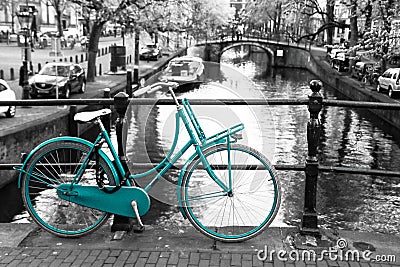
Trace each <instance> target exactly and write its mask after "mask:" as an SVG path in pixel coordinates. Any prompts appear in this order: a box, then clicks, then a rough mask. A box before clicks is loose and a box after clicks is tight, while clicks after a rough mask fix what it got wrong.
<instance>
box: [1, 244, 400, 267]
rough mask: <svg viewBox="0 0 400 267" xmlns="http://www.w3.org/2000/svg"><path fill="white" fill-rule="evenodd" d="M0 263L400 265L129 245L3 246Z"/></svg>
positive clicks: (53, 264) (47, 264)
mask: <svg viewBox="0 0 400 267" xmlns="http://www.w3.org/2000/svg"><path fill="white" fill-rule="evenodd" d="M0 266H19V267H22V266H43V267H44V266H56V267H59V266H156V267H158V266H159V267H161V266H178V267H180V266H204V267H205V266H286V267H289V266H357V267H362V266H365V267H379V266H380V267H386V266H400V265H398V264H394V263H387V262H384V263H377V262H367V261H332V260H329V259H324V260H321V261H317V262H314V261H291V260H288V261H281V260H280V259H278V257H277V256H275V257H274V258H273V259H272V260H270V259H267V260H265V261H261V260H259V259H258V257H257V254H256V253H249V252H226V251H201V250H200V251H153V250H129V249H79V248H77V249H49V248H47V249H40V248H1V249H0Z"/></svg>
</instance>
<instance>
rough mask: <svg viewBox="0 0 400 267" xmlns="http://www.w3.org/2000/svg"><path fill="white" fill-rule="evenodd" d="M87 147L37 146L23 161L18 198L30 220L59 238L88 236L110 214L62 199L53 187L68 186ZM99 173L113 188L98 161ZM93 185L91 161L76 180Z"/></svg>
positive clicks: (68, 144) (109, 173)
mask: <svg viewBox="0 0 400 267" xmlns="http://www.w3.org/2000/svg"><path fill="white" fill-rule="evenodd" d="M89 150H90V147H89V146H88V145H86V144H84V143H80V142H73V141H65V140H63V141H56V142H53V143H49V144H47V145H45V146H43V147H41V148H40V149H39V150H38V151H36V153H35V154H34V155H33V156H32V157H31V158H30V159H29V162H27V165H26V168H25V171H26V173H23V175H22V183H21V187H22V190H21V192H22V199H23V202H24V205H25V207H26V210H27V211H28V213H29V214H30V215H31V217H32V218H33V220H34V221H35V222H36V223H38V224H39V226H40V227H42V228H43V229H45V230H46V231H48V232H50V233H52V234H55V235H57V236H60V237H79V236H84V235H86V234H89V233H91V232H93V231H95V230H96V229H97V228H99V227H100V226H101V225H102V224H103V223H105V222H106V221H107V219H108V218H109V216H110V214H109V213H107V212H103V211H98V210H95V209H91V208H88V207H83V206H80V205H77V204H74V203H72V202H69V201H66V200H63V199H61V198H59V197H58V195H57V186H58V185H59V184H61V183H64V184H65V183H71V181H72V180H73V178H74V177H75V174H76V173H77V171H78V170H79V168H80V166H81V165H82V163H83V160H84V159H85V158H86V156H87V154H88V152H89ZM99 165H100V168H99V169H100V170H99V173H100V175H101V177H102V179H103V180H104V182H105V184H106V185H115V179H114V176H113V173H112V171H111V170H110V168H109V166H108V165H107V163H106V162H105V160H104V159H103V158H102V157H100V158H99ZM79 184H83V185H96V170H95V161H94V160H92V161H90V162H89V164H88V166H87V168H86V169H85V170H84V173H83V176H82V178H81V180H80V181H79Z"/></svg>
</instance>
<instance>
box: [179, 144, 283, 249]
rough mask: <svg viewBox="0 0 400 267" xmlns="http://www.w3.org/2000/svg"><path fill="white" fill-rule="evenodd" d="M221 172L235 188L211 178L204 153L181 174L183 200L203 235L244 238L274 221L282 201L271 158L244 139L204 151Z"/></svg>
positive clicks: (239, 239) (220, 175) (219, 173)
mask: <svg viewBox="0 0 400 267" xmlns="http://www.w3.org/2000/svg"><path fill="white" fill-rule="evenodd" d="M204 155H205V157H206V159H207V161H208V162H209V163H210V165H211V167H212V169H213V171H214V173H215V174H216V175H217V177H218V178H219V179H220V180H221V181H222V182H223V183H224V184H225V185H226V186H227V187H228V188H229V168H228V167H229V166H228V165H229V164H228V155H230V168H231V171H230V172H231V183H232V187H231V188H232V192H229V193H228V192H225V191H224V190H223V189H222V188H221V187H220V186H219V185H217V183H216V182H215V181H214V180H213V179H211V177H210V176H209V175H208V173H207V171H206V170H205V168H204V167H203V164H202V163H201V160H200V158H199V157H198V156H197V157H195V158H194V159H193V160H192V161H191V162H190V163H189V165H188V168H187V171H186V172H185V174H184V177H183V179H182V187H181V189H180V190H181V191H180V193H181V195H180V196H181V200H180V202H181V205H182V207H183V210H184V212H185V213H186V216H187V218H188V219H189V221H190V222H191V223H192V224H193V226H194V227H195V228H196V229H198V230H199V231H200V232H201V233H203V234H204V235H206V236H208V237H210V238H213V239H216V240H219V241H222V242H241V241H245V240H247V239H250V238H253V237H255V236H256V235H258V234H260V233H261V232H262V231H263V230H264V229H265V228H266V227H268V226H269V225H270V224H271V222H272V221H273V219H274V217H275V216H276V213H277V212H278V209H279V204H280V195H281V194H280V185H279V181H278V178H277V176H276V171H275V170H274V168H273V166H272V165H271V164H270V163H269V161H268V159H267V158H266V157H265V156H264V155H262V154H261V153H259V152H258V151H256V150H254V149H253V148H250V147H248V146H245V145H240V144H232V145H231V147H230V151H229V150H228V146H227V145H226V144H221V145H217V146H214V147H211V148H209V149H207V150H205V151H204Z"/></svg>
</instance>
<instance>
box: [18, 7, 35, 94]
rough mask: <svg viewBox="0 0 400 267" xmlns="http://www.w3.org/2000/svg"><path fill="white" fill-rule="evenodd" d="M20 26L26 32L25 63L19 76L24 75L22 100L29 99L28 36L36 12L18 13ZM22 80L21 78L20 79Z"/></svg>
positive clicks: (22, 11) (25, 11)
mask: <svg viewBox="0 0 400 267" xmlns="http://www.w3.org/2000/svg"><path fill="white" fill-rule="evenodd" d="M17 17H18V21H19V25H20V26H21V29H23V30H24V32H25V34H24V35H25V44H24V47H23V48H22V49H23V51H24V53H23V61H22V69H21V70H20V73H19V75H20V76H21V75H22V83H21V85H22V88H23V89H22V99H29V83H28V61H29V54H28V53H29V49H30V47H29V45H28V36H29V34H30V31H29V30H30V27H31V25H32V21H33V18H34V11H33V10H32V9H30V8H29V7H27V9H24V10H20V11H19V12H18V13H17ZM20 80H21V77H20Z"/></svg>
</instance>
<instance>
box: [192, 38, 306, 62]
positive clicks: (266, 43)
mask: <svg viewBox="0 0 400 267" xmlns="http://www.w3.org/2000/svg"><path fill="white" fill-rule="evenodd" d="M240 46H255V47H259V48H261V49H263V50H264V51H265V53H266V54H267V55H268V59H269V60H268V62H269V65H270V66H289V67H304V65H302V66H299V64H294V65H295V66H293V63H294V61H293V58H292V59H291V60H288V58H290V57H292V56H295V57H296V55H298V51H299V49H301V50H309V49H310V45H307V44H305V45H302V46H299V45H298V44H291V43H288V42H278V41H273V40H268V39H259V38H242V39H239V40H237V39H234V40H232V39H231V38H225V39H224V40H210V41H206V42H200V43H197V44H196V45H194V47H195V48H193V50H192V51H188V53H189V54H191V55H194V56H199V57H201V58H203V60H205V61H212V62H220V60H221V56H222V54H223V53H224V52H225V51H227V50H229V49H231V48H234V47H240ZM303 62H304V61H303Z"/></svg>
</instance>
